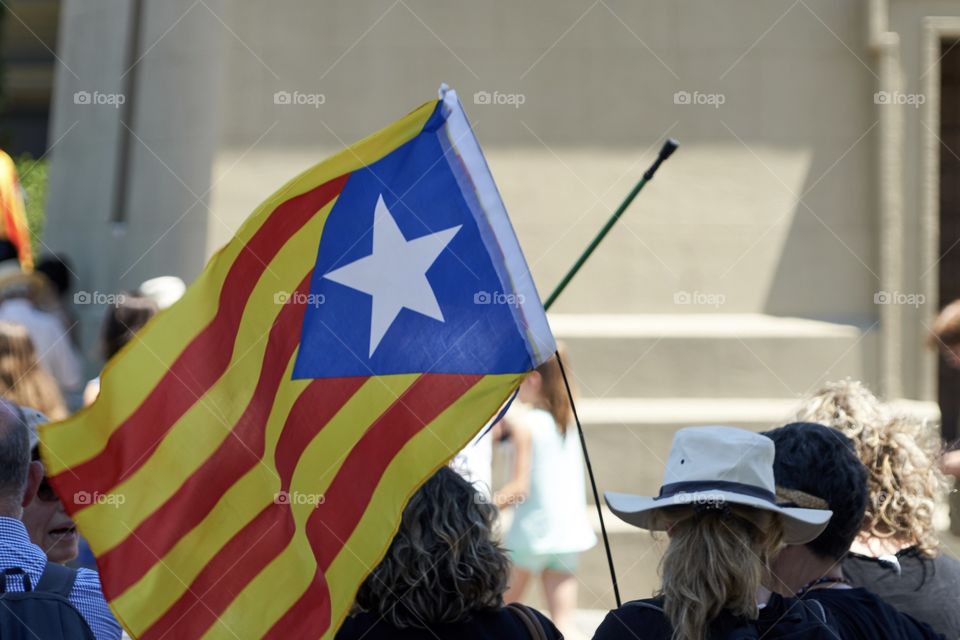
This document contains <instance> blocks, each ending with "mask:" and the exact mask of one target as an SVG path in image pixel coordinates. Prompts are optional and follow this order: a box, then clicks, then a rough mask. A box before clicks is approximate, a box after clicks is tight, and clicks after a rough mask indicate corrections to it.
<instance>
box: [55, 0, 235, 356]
mask: <svg viewBox="0 0 960 640" xmlns="http://www.w3.org/2000/svg"><path fill="white" fill-rule="evenodd" d="M134 4H135V3H133V2H128V1H126V0H97V1H96V2H86V1H84V0H66V1H65V2H64V3H63V7H62V14H61V21H62V22H61V26H62V28H61V30H60V43H59V46H58V47H57V51H58V56H59V57H60V59H61V61H62V63H61V64H60V65H58V67H57V80H56V86H55V91H54V104H53V120H52V124H51V131H50V141H51V150H50V156H51V158H52V166H51V170H50V196H49V201H48V224H47V228H46V233H45V237H44V245H45V247H46V248H47V249H48V250H53V251H63V252H65V253H66V254H67V255H69V257H70V258H71V259H72V261H73V263H74V265H75V267H74V269H75V271H76V275H77V279H78V281H79V282H78V288H79V289H80V290H83V291H86V292H90V293H92V294H94V293H96V292H100V293H105V294H109V293H113V292H116V291H117V290H118V289H121V288H133V287H136V286H137V285H138V284H139V283H140V282H142V281H143V280H144V279H146V278H149V277H152V276H154V275H159V274H174V275H179V276H182V277H184V278H187V279H191V278H193V277H195V276H196V274H197V273H199V271H200V269H201V268H202V267H203V264H204V262H205V260H206V256H205V254H204V252H205V238H206V226H207V218H208V215H209V214H208V212H207V200H208V190H209V187H210V173H211V165H212V162H213V159H214V155H215V147H216V140H217V136H218V130H217V127H216V126H215V123H216V114H217V110H218V101H217V97H218V93H217V91H216V87H217V86H218V84H219V78H220V70H221V68H220V64H219V60H220V59H219V55H220V50H219V41H218V39H217V36H218V35H219V31H217V30H216V29H215V27H216V26H217V23H216V20H215V19H214V18H213V17H212V16H211V15H209V14H208V15H207V16H206V17H204V16H203V14H201V13H196V14H193V15H192V16H190V19H186V18H184V19H182V20H180V21H179V22H177V19H178V17H179V16H181V15H182V13H183V11H184V9H186V8H187V7H188V6H190V5H189V3H187V2H181V1H180V0H176V1H171V0H164V1H163V2H156V1H148V2H144V3H143V11H142V15H141V18H140V24H141V31H140V33H139V39H140V45H139V46H140V48H139V51H141V52H146V55H139V54H138V55H131V53H130V51H129V38H130V37H131V35H132V32H131V25H132V24H133V22H134V20H133V7H134ZM209 4H210V5H211V6H217V2H215V1H214V2H210V3H209ZM173 24H175V26H174V27H173V28H171V25H173ZM124 145H127V149H128V150H127V153H126V154H124V153H123V152H122V151H121V148H122V147H123V146H124ZM121 164H125V165H126V169H127V173H126V176H127V179H126V185H125V191H118V189H119V188H120V185H119V183H118V181H119V180H121V179H122V176H123V175H124V173H123V171H122V167H121ZM89 299H90V300H91V301H92V302H94V303H96V301H97V297H96V296H95V295H91V296H90V298H89ZM77 311H78V313H79V314H80V317H81V319H82V320H84V322H83V327H84V329H85V332H84V333H85V334H86V340H85V344H88V345H92V344H93V342H94V337H93V334H94V333H95V332H96V330H97V329H98V328H99V318H100V315H102V313H103V307H102V304H83V305H78V307H77Z"/></svg>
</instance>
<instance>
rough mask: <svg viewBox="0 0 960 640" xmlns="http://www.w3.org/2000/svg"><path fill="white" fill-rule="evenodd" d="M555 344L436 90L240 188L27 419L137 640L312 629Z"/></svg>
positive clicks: (466, 141) (330, 630) (469, 150)
mask: <svg viewBox="0 0 960 640" xmlns="http://www.w3.org/2000/svg"><path fill="white" fill-rule="evenodd" d="M554 351H555V345H554V341H553V337H552V335H551V333H550V330H549V328H548V325H547V322H546V317H545V315H544V311H543V307H542V305H541V303H540V300H539V297H538V295H537V292H536V289H535V288H534V285H533V281H532V278H531V276H530V272H529V270H528V268H527V265H526V263H525V261H524V258H523V255H522V253H521V251H520V247H519V245H518V243H517V239H516V237H515V235H514V232H513V229H512V227H511V225H510V222H509V220H508V218H507V214H506V211H505V209H504V206H503V203H502V201H501V199H500V196H499V194H498V192H497V189H496V186H495V185H494V182H493V178H492V176H491V174H490V171H489V169H488V167H487V165H486V162H485V160H484V158H483V155H482V154H481V151H480V148H479V146H478V144H477V140H476V138H475V137H474V135H473V132H472V130H471V128H470V125H469V123H468V122H467V118H466V116H465V114H464V112H463V108H462V106H461V105H460V103H459V101H458V100H457V97H456V94H455V93H454V92H453V91H449V90H445V89H442V90H441V98H440V99H439V100H437V101H434V102H429V103H427V104H425V105H423V106H422V107H420V108H419V109H417V110H416V111H414V112H412V113H410V114H409V115H407V116H406V117H404V118H403V119H401V120H399V121H397V122H396V123H394V124H392V125H390V126H388V127H387V128H386V129H384V130H382V131H380V132H379V133H377V134H374V135H373V136H371V137H369V138H367V139H365V140H363V141H361V142H359V143H357V144H355V145H353V146H351V147H348V148H346V149H344V150H343V151H341V152H340V153H338V154H337V155H335V156H333V157H332V158H330V159H328V160H326V161H324V162H322V163H321V164H319V165H317V166H315V167H313V168H311V169H309V170H307V171H306V172H304V173H303V174H301V175H300V176H298V177H297V178H295V179H293V180H292V181H291V182H289V183H287V184H286V185H285V186H284V187H283V188H282V189H280V191H278V192H277V193H276V194H274V195H273V196H271V197H270V198H269V199H268V200H267V201H266V202H265V203H263V204H262V205H261V206H260V207H259V208H258V209H257V210H256V211H255V212H254V213H253V215H251V216H250V218H249V219H248V220H247V221H246V222H245V223H244V224H243V225H242V226H241V227H240V229H239V231H238V232H237V234H236V236H235V237H234V238H233V239H232V240H231V241H230V242H229V243H228V244H227V245H226V246H225V247H224V248H223V249H222V250H221V251H220V252H219V253H217V254H216V255H215V256H214V257H213V258H212V259H211V261H210V263H209V264H208V265H207V267H206V269H205V270H204V271H203V273H202V274H201V275H200V277H199V278H198V279H197V281H196V282H195V283H194V284H193V286H191V287H190V288H189V289H188V291H187V293H186V294H185V295H184V297H183V298H182V299H181V300H180V301H179V302H178V303H177V304H175V305H174V306H173V307H171V308H170V309H168V310H166V311H164V312H161V313H160V314H159V315H158V316H157V317H156V318H155V319H154V320H153V321H152V322H151V323H150V324H149V325H148V326H147V327H145V328H144V330H143V331H142V332H141V333H140V334H138V336H137V337H136V338H135V339H134V340H133V341H132V342H131V343H130V344H128V345H127V346H126V347H125V348H124V350H123V351H122V352H121V353H120V354H119V355H118V356H117V357H116V358H114V359H113V360H112V361H111V362H110V363H109V365H108V366H107V367H106V369H105V371H104V373H103V375H102V382H101V392H100V397H99V399H98V400H97V401H96V402H95V403H94V404H93V405H91V406H90V407H88V408H87V409H85V410H83V411H81V412H80V413H78V414H77V415H75V416H74V417H72V418H70V419H68V420H66V421H64V422H60V423H56V424H51V425H47V426H46V427H44V428H43V429H42V432H41V436H42V440H43V459H44V462H45V464H46V467H47V473H48V475H49V476H50V480H51V482H52V484H53V486H54V488H55V489H56V491H57V493H58V494H59V495H60V497H61V499H62V500H63V502H64V504H65V505H66V508H67V511H68V512H69V513H70V514H71V515H72V516H73V518H74V519H75V520H76V522H77V524H78V526H79V528H80V532H81V533H82V534H83V535H84V536H85V537H86V538H87V540H88V541H89V542H90V546H91V547H92V549H93V551H94V553H95V554H96V556H97V563H98V565H99V568H100V572H101V581H102V585H103V590H104V594H105V595H106V597H107V599H108V601H109V602H110V605H111V607H112V609H113V611H114V612H115V613H116V615H117V617H118V618H119V620H120V621H121V622H122V624H123V625H124V627H126V628H127V630H128V631H129V632H130V633H131V634H132V635H134V636H135V637H137V638H144V639H156V638H178V639H182V638H199V637H204V638H238V637H239V638H260V637H270V638H285V639H288V638H320V637H323V638H330V637H332V636H333V635H334V633H335V631H336V629H337V628H338V626H339V624H340V623H341V622H342V620H343V618H344V617H345V615H346V614H347V612H348V610H349V608H350V606H351V604H352V601H353V598H354V596H355V594H356V591H357V589H358V587H359V585H360V584H361V582H362V581H363V579H364V578H365V577H366V576H367V574H368V573H369V571H370V570H371V569H372V568H373V567H375V566H376V565H377V563H378V562H379V561H380V560H381V558H382V556H383V554H384V553H385V552H386V550H387V547H388V546H389V543H390V541H391V538H392V537H393V534H394V532H395V531H396V529H397V527H398V525H399V521H400V515H401V512H402V509H403V507H404V505H405V503H406V501H407V499H408V498H409V497H410V495H411V494H412V493H413V492H414V491H415V490H416V489H417V488H418V487H419V486H420V485H421V484H422V483H423V481H424V480H426V479H427V478H428V477H429V476H430V475H431V474H432V473H433V472H434V471H435V470H436V469H438V468H439V467H440V466H442V465H443V464H444V463H446V462H447V461H448V460H449V459H450V458H451V457H452V456H453V455H454V454H455V453H456V452H457V451H458V450H459V449H461V448H462V447H464V446H465V445H466V444H467V442H469V441H470V440H471V438H472V437H473V436H474V435H475V434H476V433H477V432H478V430H479V429H480V428H481V427H482V426H483V425H484V424H485V423H486V422H488V421H489V419H490V418H491V417H492V416H493V415H494V414H496V412H497V410H498V409H499V408H500V407H501V405H502V404H503V402H504V401H505V400H506V399H507V398H508V397H509V396H510V394H511V393H512V392H513V390H514V389H516V387H517V386H518V385H519V383H520V381H521V379H522V377H523V375H524V374H525V373H526V372H528V371H530V370H531V369H532V368H534V367H536V366H537V365H538V364H540V363H542V362H543V361H544V360H546V359H547V358H548V357H549V356H550V355H551V354H552V353H553V352H554Z"/></svg>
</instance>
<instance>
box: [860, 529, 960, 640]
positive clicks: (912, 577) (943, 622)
mask: <svg viewBox="0 0 960 640" xmlns="http://www.w3.org/2000/svg"><path fill="white" fill-rule="evenodd" d="M898 565H899V571H898V570H897V566H898ZM843 573H844V575H846V576H847V578H848V579H849V580H850V583H851V584H853V585H854V586H857V587H863V588H864V589H869V590H870V591H872V592H873V593H875V594H877V595H878V596H880V597H881V598H882V599H883V600H884V601H886V602H887V603H889V604H891V605H893V606H894V608H896V609H897V611H900V612H901V613H906V614H909V615H911V616H913V617H914V618H916V619H917V620H919V621H920V622H926V623H927V624H928V625H930V626H931V627H933V629H934V631H936V632H937V633H940V634H943V635H944V636H945V637H947V638H950V639H951V640H956V639H957V638H960V561H957V560H956V559H955V558H951V557H949V556H946V555H944V554H943V553H941V554H940V555H938V556H937V557H936V558H934V559H933V560H931V559H929V558H925V557H924V556H922V555H921V554H920V552H919V551H918V550H917V548H916V547H910V548H909V549H904V550H903V551H900V552H899V553H898V554H897V555H896V556H895V558H891V559H889V560H879V559H877V558H870V557H867V556H861V555H857V554H853V553H851V554H850V555H849V556H848V557H847V559H846V560H845V561H844V563H843Z"/></svg>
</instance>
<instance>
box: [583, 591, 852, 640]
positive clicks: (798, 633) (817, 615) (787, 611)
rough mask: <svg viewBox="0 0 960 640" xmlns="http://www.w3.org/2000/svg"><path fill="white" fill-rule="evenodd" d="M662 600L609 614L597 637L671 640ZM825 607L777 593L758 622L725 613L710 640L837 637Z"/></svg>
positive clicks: (712, 629)
mask: <svg viewBox="0 0 960 640" xmlns="http://www.w3.org/2000/svg"><path fill="white" fill-rule="evenodd" d="M662 605H663V601H662V600H660V599H650V600H634V601H633V602H627V603H625V604H624V605H623V606H622V607H620V608H619V609H614V610H613V611H611V612H610V613H608V614H607V617H606V618H604V620H603V622H602V623H601V624H600V627H599V628H598V629H597V632H596V633H595V634H594V636H593V638H594V640H637V638H642V640H670V638H671V636H672V634H673V628H672V627H671V626H670V622H669V621H668V620H667V617H666V615H665V614H664V613H663V610H662V608H661V607H662ZM825 620H826V614H825V612H824V610H823V608H821V607H819V606H817V605H816V604H813V603H804V602H802V601H800V600H797V599H795V598H782V597H780V596H779V595H777V594H773V595H772V596H771V597H770V600H769V601H768V602H767V604H766V606H765V607H764V608H762V609H761V610H760V617H759V618H758V619H757V620H756V621H754V622H751V621H748V620H744V619H738V618H735V617H734V616H733V615H730V614H724V615H721V616H720V617H719V618H718V619H717V620H715V621H714V622H713V624H711V626H710V635H709V638H710V640H734V639H744V640H746V639H749V638H763V639H764V640H820V639H823V640H837V635H836V632H834V631H833V630H832V629H830V628H828V626H827V624H826V623H825V622H824V621H825Z"/></svg>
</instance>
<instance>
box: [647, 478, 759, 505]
mask: <svg viewBox="0 0 960 640" xmlns="http://www.w3.org/2000/svg"><path fill="white" fill-rule="evenodd" d="M700 491H729V492H730V493H740V494H743V495H747V496H751V497H753V498H760V499H761V500H766V501H767V502H772V503H774V504H776V502H777V496H776V494H774V493H773V491H768V490H766V489H764V488H763V487H757V486H754V485H752V484H743V483H742V482H731V481H729V480H690V481H687V482H671V483H670V484H665V485H663V486H662V487H660V494H659V495H658V496H657V500H663V499H665V498H672V497H673V496H676V495H679V494H681V493H696V492H700Z"/></svg>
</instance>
